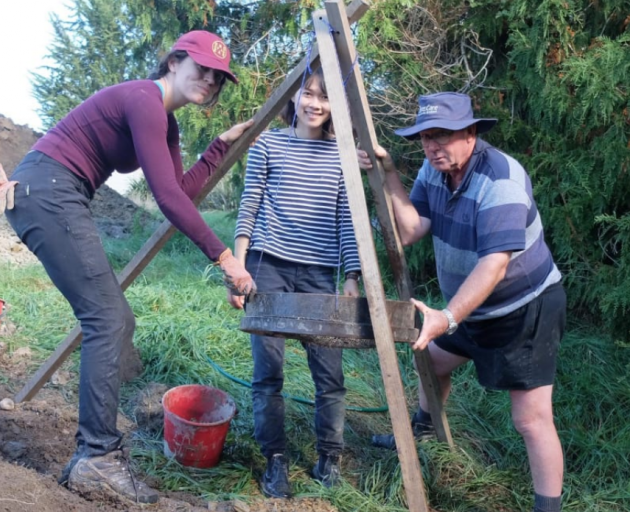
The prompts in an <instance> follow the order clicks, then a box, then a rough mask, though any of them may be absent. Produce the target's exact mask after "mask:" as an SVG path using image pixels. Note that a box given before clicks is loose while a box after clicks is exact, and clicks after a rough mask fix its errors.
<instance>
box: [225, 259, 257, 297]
mask: <svg viewBox="0 0 630 512" xmlns="http://www.w3.org/2000/svg"><path fill="white" fill-rule="evenodd" d="M217 264H218V265H219V267H220V268H221V270H222V271H223V281H224V283H225V286H226V287H227V289H228V290H229V291H230V293H231V294H232V295H242V296H245V295H249V294H250V293H252V292H255V291H256V283H254V279H253V278H252V276H251V275H250V274H249V272H247V270H245V267H244V266H243V264H242V263H241V262H240V261H238V260H237V259H236V258H235V257H234V256H233V255H232V250H231V249H229V248H228V249H225V251H223V252H222V253H221V256H219V259H218V260H217Z"/></svg>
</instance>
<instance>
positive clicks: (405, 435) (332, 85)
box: [313, 10, 429, 512]
mask: <svg viewBox="0 0 630 512" xmlns="http://www.w3.org/2000/svg"><path fill="white" fill-rule="evenodd" d="M313 22H314V25H315V33H316V34H317V41H318V44H319V48H320V54H321V65H322V68H323V71H324V80H325V82H326V89H327V92H328V98H329V101H330V107H331V112H332V118H333V123H334V125H335V134H336V136H337V146H338V148H339V157H340V159H341V166H342V169H343V176H344V180H345V183H346V189H347V191H348V201H349V203H350V212H351V213H352V224H353V226H354V231H355V236H356V239H357V246H358V249H359V259H360V261H361V270H362V273H363V283H364V288H365V294H366V296H367V299H368V305H369V309H370V317H371V319H372V327H373V329H374V338H375V341H376V350H377V352H378V357H379V361H380V365H381V372H382V375H383V383H384V385H385V394H386V396H387V403H388V405H389V409H390V414H391V416H392V417H394V418H404V417H408V412H407V403H406V400H405V393H404V388H403V384H402V380H401V378H400V372H399V368H398V358H397V357H396V349H395V345H394V339H393V336H392V330H391V326H390V322H389V319H388V317H387V313H386V309H385V302H386V299H385V290H384V289H383V284H382V280H381V274H380V270H379V266H378V260H377V257H376V248H375V246H374V239H373V238H372V226H371V224H370V217H369V213H368V210H367V205H366V200H365V193H364V191H363V180H362V178H361V170H360V169H359V163H358V161H357V155H356V147H355V144H354V139H353V136H352V121H351V119H350V112H349V110H348V105H347V103H346V94H345V90H344V85H343V77H342V75H341V70H340V68H339V61H338V59H337V51H336V49H335V43H334V41H333V39H332V37H331V34H330V33H329V30H328V27H329V23H328V20H327V17H326V12H325V11H323V10H320V11H316V12H315V13H314V14H313ZM392 426H393V429H394V434H395V436H396V441H397V449H398V457H399V459H400V467H401V471H402V476H403V482H404V485H405V492H406V495H407V505H408V507H409V510H410V511H412V512H428V510H429V508H428V504H427V500H426V496H425V491H424V485H423V480H422V471H421V470H420V463H419V461H418V454H417V452H416V444H415V440H414V437H413V432H412V430H411V425H410V423H409V422H408V421H395V422H393V425H392Z"/></svg>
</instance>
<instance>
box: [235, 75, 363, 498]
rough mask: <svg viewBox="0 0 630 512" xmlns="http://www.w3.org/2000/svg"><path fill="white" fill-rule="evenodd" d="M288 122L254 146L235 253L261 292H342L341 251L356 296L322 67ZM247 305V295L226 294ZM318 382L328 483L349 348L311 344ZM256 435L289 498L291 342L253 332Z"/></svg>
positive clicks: (287, 113) (334, 471)
mask: <svg viewBox="0 0 630 512" xmlns="http://www.w3.org/2000/svg"><path fill="white" fill-rule="evenodd" d="M281 117H282V119H283V121H285V122H286V124H287V125H288V128H285V129H281V130H271V131H268V132H265V133H263V134H262V136H261V137H260V139H259V140H258V141H257V143H256V144H255V146H254V147H252V149H251V150H250V152H249V157H248V160H247V171H246V179H245V190H244V192H243V196H242V198H241V203H240V211H239V215H238V221H237V226H236V232H235V250H234V253H235V256H236V258H237V259H238V260H239V261H240V262H241V263H245V266H246V268H247V270H248V271H249V272H250V273H251V274H252V275H253V276H254V278H255V279H256V284H257V286H258V291H259V292H266V293H323V294H334V293H335V288H336V285H335V269H337V268H339V260H340V254H341V256H342V258H343V265H344V271H345V282H344V286H343V293H344V295H346V296H351V297H358V296H359V287H358V280H359V278H360V270H361V265H360V263H359V257H358V250H357V245H356V239H355V236H354V229H353V226H352V218H351V215H350V209H349V206H348V198H347V192H346V187H345V183H344V180H343V174H342V171H341V161H340V158H339V151H338V148H337V141H336V139H335V137H334V131H333V125H332V119H331V112H330V104H329V101H328V96H327V94H326V87H325V84H324V80H323V74H322V71H321V69H318V70H317V71H315V72H314V73H312V74H310V75H309V76H308V77H307V78H306V80H305V83H304V85H303V86H302V87H301V89H300V90H299V91H298V92H297V93H296V94H295V95H294V96H293V98H292V99H291V100H290V101H289V103H288V105H287V106H286V107H285V108H284V110H283V112H282V114H281ZM228 300H229V302H230V304H231V305H232V306H234V307H236V308H242V307H243V303H244V298H243V297H242V296H235V295H234V294H232V293H231V292H229V291H228ZM303 346H304V349H305V350H306V354H307V358H308V364H309V367H310V370H311V375H312V378H313V382H314V384H315V433H316V436H317V452H318V455H319V458H318V461H317V463H316V464H315V467H314V468H313V471H312V475H313V477H314V478H315V479H316V480H318V481H320V482H321V483H322V484H323V485H324V486H325V487H332V486H334V485H336V484H337V483H338V482H339V480H340V478H341V472H340V471H341V470H340V459H341V452H342V450H343V430H344V421H345V394H346V389H345V387H344V376H343V369H342V349H340V348H332V347H323V346H318V345H316V344H312V343H303ZM251 347H252V356H253V360H254V374H253V382H252V388H253V391H252V395H253V409H254V434H255V438H256V441H257V442H258V444H259V446H260V448H261V451H262V453H263V455H264V456H265V457H266V458H267V466H266V470H265V472H264V474H263V476H262V480H261V488H262V491H263V493H264V494H265V495H266V496H268V497H275V498H289V497H290V496H291V485H290V482H289V473H288V459H287V456H286V450H287V446H286V444H287V441H286V434H285V428H284V423H285V405H284V398H283V397H282V394H281V393H282V387H283V384H284V374H283V363H284V350H285V340H284V339H283V338H276V337H271V336H259V335H252V336H251Z"/></svg>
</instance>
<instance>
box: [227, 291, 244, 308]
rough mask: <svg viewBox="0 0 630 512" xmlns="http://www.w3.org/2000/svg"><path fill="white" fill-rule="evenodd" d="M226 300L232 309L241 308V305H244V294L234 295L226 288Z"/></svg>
mask: <svg viewBox="0 0 630 512" xmlns="http://www.w3.org/2000/svg"><path fill="white" fill-rule="evenodd" d="M227 301H228V303H229V304H230V306H232V307H233V308H234V309H243V306H244V305H245V295H234V294H233V293H232V291H231V290H230V289H229V288H228V289H227Z"/></svg>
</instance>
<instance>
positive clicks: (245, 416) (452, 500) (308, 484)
mask: <svg viewBox="0 0 630 512" xmlns="http://www.w3.org/2000/svg"><path fill="white" fill-rule="evenodd" d="M207 220H208V222H209V223H210V224H211V225H212V226H213V227H215V228H216V231H217V232H218V234H219V236H221V237H222V238H223V239H224V240H225V241H227V242H229V241H230V239H231V236H232V235H231V234H232V230H233V219H232V218H231V217H230V216H229V215H225V214H217V213H215V214H211V215H208V216H207ZM146 237H147V234H146V233H144V234H137V235H136V236H134V237H133V238H131V239H127V240H124V241H121V240H105V242H104V243H105V246H106V248H107V251H108V253H109V255H110V258H111V261H112V264H113V265H114V267H115V268H116V269H117V270H120V269H121V268H122V267H123V266H124V264H125V263H126V262H127V261H128V260H129V259H130V258H131V257H132V256H133V255H134V254H135V252H136V251H137V250H138V248H139V247H140V246H141V245H142V243H143V242H144V240H146ZM221 280H222V279H221V275H220V272H219V271H218V270H217V269H216V268H214V267H209V266H208V265H207V260H206V259H205V258H204V257H203V255H202V254H201V253H200V252H199V251H198V250H197V249H196V248H195V247H194V246H193V245H192V244H190V243H189V242H188V241H187V240H185V239H184V238H183V237H182V236H181V235H177V236H175V237H174V238H173V239H172V240H171V241H170V242H169V243H168V244H167V246H166V247H165V248H164V250H163V251H162V252H161V253H160V255H159V256H158V257H157V258H156V259H155V260H154V261H153V263H151V265H149V267H148V268H147V270H146V271H145V272H144V273H143V274H142V276H140V277H139V278H138V279H137V280H136V282H135V283H134V284H133V285H132V286H131V287H130V288H129V289H128V290H127V297H128V300H129V302H130V303H131V306H132V308H133V310H134V313H135V315H136V317H137V331H136V337H135V343H136V345H137V346H138V347H139V349H140V351H141V353H142V357H143V361H144V364H145V373H144V375H143V376H142V378H141V379H139V380H137V381H135V382H133V383H131V384H129V385H127V386H126V387H125V388H124V389H123V401H122V408H123V410H124V409H125V406H126V400H127V398H128V397H130V396H132V395H133V394H134V393H135V392H136V391H137V390H139V389H141V388H143V387H144V386H145V385H146V384H147V383H149V382H161V383H165V384H167V385H169V386H175V385H179V384H185V383H203V384H207V385H211V386H216V387H219V388H221V389H223V390H225V391H227V392H228V393H229V394H230V395H231V396H232V397H233V398H234V400H235V402H236V403H237V406H238V415H237V416H236V417H235V419H234V420H233V422H232V425H231V428H230V432H229V434H228V439H227V443H226V448H225V451H224V454H223V458H222V462H221V464H220V465H219V466H217V467H215V468H212V469H208V470H195V469H191V468H186V467H182V466H180V465H179V464H177V463H176V462H174V461H172V460H169V459H166V458H165V457H164V456H163V454H162V438H161V436H160V435H152V434H149V433H146V432H138V433H137V434H136V435H135V438H134V455H135V460H136V463H137V464H138V466H139V467H140V468H141V470H142V471H143V472H144V473H145V474H146V475H147V476H148V477H149V478H150V480H151V482H152V483H154V484H156V485H157V486H159V487H160V488H161V489H162V490H171V491H185V492H190V493H193V494H195V495H198V496H201V497H203V498H206V499H233V498H239V499H242V500H245V501H247V500H252V499H257V498H259V497H260V492H259V489H258V484H257V479H258V477H259V476H260V474H261V472H262V471H263V468H264V459H263V457H262V456H261V455H260V453H259V451H258V448H257V446H256V444H255V442H254V440H253V425H252V410H251V399H250V391H249V389H248V388H247V387H246V386H243V385H241V384H239V383H238V382H235V381H234V380H232V379H230V378H227V377H226V376H225V375H223V374H222V373H220V372H219V371H217V370H216V369H215V368H214V367H213V366H212V365H211V364H210V363H209V362H208V358H210V359H211V360H212V361H214V362H215V363H216V364H218V365H219V366H220V367H221V368H222V369H223V370H224V371H225V372H227V373H229V374H230V375H232V376H234V377H235V378H237V379H240V380H243V381H249V380H250V379H251V372H252V365H251V356H250V350H249V338H248V336H247V335H246V334H245V333H242V332H241V331H239V330H238V326H239V321H240V317H241V314H242V313H240V312H237V311H235V310H233V309H232V308H230V306H229V305H228V304H227V302H226V300H225V291H224V289H223V287H222V285H221ZM0 290H2V295H3V298H5V299H6V300H7V301H8V302H9V303H10V304H11V305H12V309H11V311H10V313H9V315H10V318H11V321H12V322H14V323H15V324H16V325H17V326H18V327H19V328H18V330H17V332H16V333H15V335H14V336H12V337H11V338H10V339H9V340H8V341H9V344H10V346H9V349H10V350H15V349H16V348H18V347H20V346H26V345H28V346H30V347H31V349H32V350H33V351H34V353H35V357H36V359H37V361H38V362H41V361H43V359H44V358H46V357H47V356H48V355H49V354H50V353H51V351H52V350H53V349H54V348H55V346H56V344H57V343H58V342H59V341H60V340H61V339H62V338H63V337H64V336H65V334H66V333H67V332H68V330H69V329H70V328H71V327H72V326H73V325H74V319H73V317H72V314H71V310H70V307H69V306H68V305H67V304H66V303H65V301H64V300H63V298H62V297H61V295H60V294H59V293H58V292H57V290H56V289H55V288H54V287H53V286H52V285H51V284H50V282H49V280H48V278H47V277H46V275H45V273H44V272H43V270H41V268H39V267H38V266H32V267H27V268H16V267H11V266H8V265H2V266H0ZM398 355H399V360H400V363H401V365H400V366H401V371H402V379H403V382H404V384H405V388H406V391H407V397H408V402H409V407H410V410H413V408H414V407H415V405H414V404H415V396H416V389H417V388H416V386H417V381H416V378H415V375H414V373H413V370H412V364H411V354H410V352H409V349H408V348H407V347H404V346H401V345H399V346H398ZM72 364H74V365H77V364H78V355H77V354H76V353H75V354H74V355H73V357H72ZM344 368H345V373H346V382H347V387H348V396H347V402H348V404H349V405H351V406H357V407H362V408H374V407H379V406H382V405H385V404H386V400H385V394H384V390H383V385H382V381H381V377H380V371H379V366H378V357H377V355H376V353H375V351H374V350H354V351H353V350H347V351H346V352H345V353H344ZM285 369H286V386H285V391H286V392H287V393H289V394H291V395H296V396H299V397H304V398H312V395H313V384H312V381H311V377H310V373H309V370H308V366H307V364H306V358H305V355H304V351H303V349H302V347H301V346H300V345H299V343H297V342H293V341H289V342H287V350H286V366H285ZM629 370H630V350H629V349H628V345H627V344H625V343H623V342H617V343H616V342H615V341H614V340H611V339H608V338H606V337H604V336H601V335H599V334H598V333H597V330H596V328H595V326H588V325H582V324H580V323H579V322H577V321H575V322H573V324H572V326H571V329H570V330H569V332H568V333H567V335H566V337H565V339H564V341H563V344H562V347H561V353H560V359H559V368H558V376H557V381H556V391H555V396H554V399H555V412H556V420H557V426H558V430H559V434H560V438H561V441H562V444H563V447H564V450H565V454H566V478H565V492H564V496H565V498H564V510H566V511H571V512H622V511H626V510H630V484H629V483H628V482H630V462H629V461H628V458H629V457H628V454H629V453H630V423H629V422H628V421H627V417H626V415H627V411H628V410H630V383H629V381H628V379H627V375H628V373H629ZM447 413H448V416H449V421H450V425H451V429H452V432H453V436H454V440H455V443H456V448H455V449H454V450H452V451H451V450H448V449H447V448H446V447H445V446H443V445H441V444H439V443H437V442H425V443H422V444H421V445H419V456H420V461H421V465H422V468H423V475H424V479H425V486H426V489H427V494H428V499H429V502H430V504H431V506H432V507H434V508H435V509H436V510H440V511H444V512H446V511H449V512H500V511H505V512H508V511H509V512H513V511H529V510H531V508H532V489H531V483H530V478H529V470H528V465H527V456H526V452H525V448H524V445H523V443H522V440H521V439H520V437H519V435H518V434H517V433H516V432H515V430H514V428H513V427H512V424H511V419H510V404H509V398H508V396H507V393H500V392H493V391H487V390H484V389H483V388H482V387H480V386H479V385H478V384H477V382H476V378H475V372H474V368H472V367H470V366H469V367H465V368H463V369H461V370H460V371H458V373H456V375H455V377H454V392H453V395H452V397H451V399H450V401H449V403H448V406H447ZM312 417H313V409H312V407H311V406H309V405H306V404H304V403H300V402H296V401H293V400H287V419H286V430H287V437H288V440H289V455H290V459H291V467H290V471H291V480H292V484H293V486H294V491H295V492H296V493H297V494H299V495H301V496H309V497H313V496H316V497H324V498H326V499H328V500H329V501H330V502H331V503H333V504H334V505H335V506H336V507H337V508H338V509H339V510H340V511H342V512H346V511H347V512H350V511H357V510H361V512H376V511H386V512H398V511H403V510H406V508H405V493H404V488H403V486H402V480H401V476H400V470H399V465H398V459H397V457H396V454H395V453H390V452H384V451H382V450H377V449H375V448H372V447H371V446H370V443H369V439H370V435H371V433H373V432H385V431H388V430H389V429H390V426H389V425H390V424H389V421H390V420H389V417H388V414H386V413H377V414H367V413H362V412H354V411H349V412H348V413H347V423H346V435H345V439H346V445H347V446H346V450H345V453H344V459H343V475H344V477H345V482H344V483H343V484H342V485H341V486H340V487H339V488H336V489H334V490H325V489H324V488H322V487H321V486H320V485H319V484H317V483H315V482H314V481H313V480H312V479H311V478H310V476H309V472H310V470H311V468H312V465H313V463H314V461H315V459H316V452H315V439H314V434H313V427H312V423H313V418H312Z"/></svg>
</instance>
